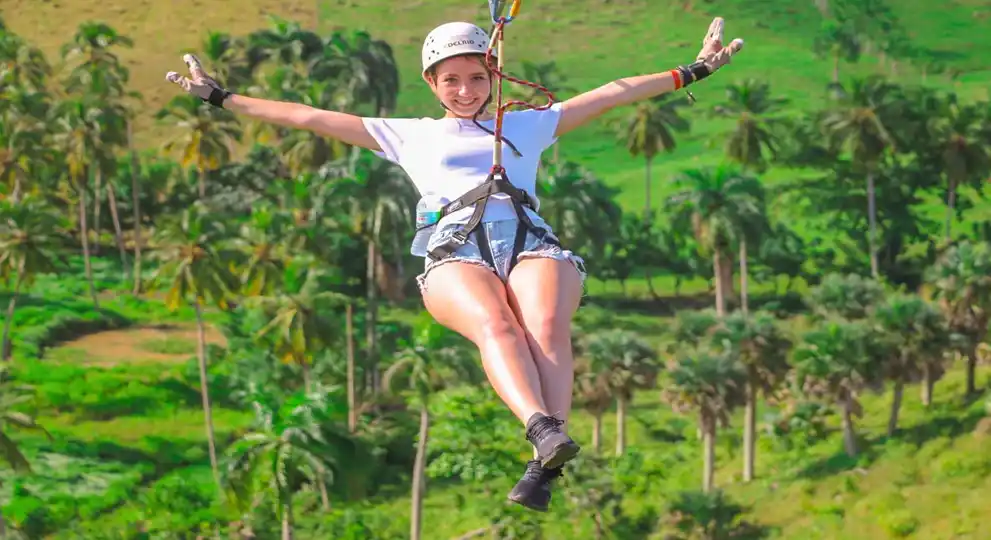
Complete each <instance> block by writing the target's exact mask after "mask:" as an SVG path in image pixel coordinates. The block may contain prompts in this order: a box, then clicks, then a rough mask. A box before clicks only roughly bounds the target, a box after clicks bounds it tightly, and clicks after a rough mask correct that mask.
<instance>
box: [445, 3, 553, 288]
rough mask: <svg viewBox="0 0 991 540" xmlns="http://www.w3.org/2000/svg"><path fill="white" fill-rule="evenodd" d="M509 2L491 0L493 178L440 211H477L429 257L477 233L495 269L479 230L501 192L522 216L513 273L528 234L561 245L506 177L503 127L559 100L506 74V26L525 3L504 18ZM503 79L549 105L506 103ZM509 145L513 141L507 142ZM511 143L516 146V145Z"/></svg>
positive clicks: (533, 206)
mask: <svg viewBox="0 0 991 540" xmlns="http://www.w3.org/2000/svg"><path fill="white" fill-rule="evenodd" d="M507 3H508V2H507V1H506V0H489V10H490V13H491V15H492V24H493V30H492V32H491V35H490V38H489V46H488V48H487V49H486V51H485V63H486V65H487V66H488V67H489V70H490V71H491V72H492V74H493V75H494V76H495V77H496V78H497V81H498V85H497V86H496V103H497V107H496V120H495V131H494V132H490V133H492V135H493V136H494V137H495V145H494V148H493V152H492V169H491V170H490V171H489V176H488V177H487V178H486V179H485V181H484V182H483V183H482V184H480V185H479V186H478V187H475V188H474V189H471V190H469V191H468V192H467V193H465V194H464V195H462V196H460V197H458V198H457V199H455V200H453V201H451V202H450V203H448V204H447V205H445V206H444V207H442V208H441V209H440V217H441V218H443V217H444V216H446V215H448V214H450V213H452V212H455V211H457V210H460V209H462V208H467V207H469V206H471V205H475V208H474V212H473V213H472V215H471V218H470V219H469V220H468V222H467V223H465V224H464V225H462V226H461V227H459V228H458V230H457V231H455V232H454V234H453V235H452V237H451V238H450V239H449V240H448V241H447V242H445V243H444V244H441V245H439V246H437V247H435V248H434V249H433V250H431V251H430V252H429V253H428V254H427V257H429V258H430V260H432V261H440V260H443V259H445V258H447V257H450V256H452V255H453V254H454V253H455V252H456V251H457V250H458V249H459V248H460V247H461V246H463V245H465V244H466V243H467V242H468V237H469V235H472V234H474V235H475V238H476V240H477V241H478V246H479V251H480V252H481V254H482V258H483V259H484V260H485V262H487V263H489V264H490V265H492V266H493V267H495V261H494V259H493V257H492V252H491V250H490V249H489V242H488V238H487V234H486V232H485V227H479V225H481V223H482V216H483V215H484V214H485V205H486V203H488V200H489V197H491V196H492V195H495V194H497V193H501V194H505V195H509V197H510V200H511V201H512V203H513V207H514V208H515V209H516V215H517V216H518V217H519V222H518V223H519V224H518V226H517V228H516V238H515V241H514V242H513V253H512V257H511V258H510V263H509V271H512V269H513V267H514V266H516V263H517V262H518V257H519V254H520V252H521V251H523V247H524V245H525V243H526V235H527V232H531V233H533V234H534V235H535V236H536V237H537V238H539V239H541V240H542V241H544V242H546V243H549V244H552V245H556V246H560V243H559V242H558V241H557V240H556V239H555V238H554V237H553V236H551V235H549V231H547V230H546V229H544V228H542V227H538V226H536V225H535V224H534V223H533V221H531V220H530V218H529V216H527V214H526V210H525V209H524V206H525V207H528V208H530V209H531V210H533V211H534V212H536V211H537V203H536V201H535V199H534V198H533V197H532V196H531V195H530V194H528V193H527V192H526V191H524V190H522V189H519V188H517V187H516V186H514V185H513V184H512V183H511V182H510V181H509V178H508V177H507V176H506V169H505V168H504V167H503V166H502V143H503V133H502V128H503V118H504V115H505V112H506V110H507V109H508V108H509V107H512V106H514V105H520V106H524V107H526V108H529V109H533V110H538V111H540V110H546V109H548V108H549V107H550V106H551V105H553V104H554V101H555V100H554V94H552V93H551V92H550V90H548V89H547V88H545V87H543V86H541V85H539V84H537V83H533V82H530V81H526V80H523V79H518V78H515V77H511V76H509V75H507V74H505V73H504V72H503V66H504V58H505V56H504V55H503V42H504V33H505V29H506V26H507V25H508V24H509V23H510V22H512V21H513V20H514V19H515V18H516V17H517V15H518V14H519V10H520V3H521V0H514V1H513V5H512V7H511V8H510V10H509V16H508V17H506V16H502V15H500V13H502V11H503V8H504V7H505V5H506V4H507ZM493 51H495V52H496V54H495V56H496V62H495V65H493V62H492V60H493V58H492V57H493V54H492V53H493ZM503 79H506V80H509V81H510V82H514V83H517V84H522V85H524V86H528V87H530V88H535V89H537V90H539V91H541V92H543V93H544V94H545V95H546V96H547V103H546V104H544V105H541V106H535V105H533V104H530V103H527V102H526V101H515V100H514V101H509V102H507V103H503V93H502V90H503ZM490 99H491V98H490ZM487 105H488V102H486V104H485V105H483V106H482V109H480V110H479V112H481V110H483V109H484V108H485V106H487ZM483 129H484V128H483ZM486 131H488V130H486ZM506 142H509V141H508V140H507V141H506ZM509 144H510V146H512V143H509ZM513 150H514V152H515V153H516V155H520V154H519V152H517V151H516V149H515V148H513Z"/></svg>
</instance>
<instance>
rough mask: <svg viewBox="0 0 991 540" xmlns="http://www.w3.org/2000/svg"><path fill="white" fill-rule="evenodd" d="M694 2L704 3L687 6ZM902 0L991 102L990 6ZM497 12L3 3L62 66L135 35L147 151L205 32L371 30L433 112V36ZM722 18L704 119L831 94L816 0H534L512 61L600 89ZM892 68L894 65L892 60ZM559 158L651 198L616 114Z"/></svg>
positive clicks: (702, 134)
mask: <svg viewBox="0 0 991 540" xmlns="http://www.w3.org/2000/svg"><path fill="white" fill-rule="evenodd" d="M685 4H689V5H693V6H694V8H693V9H692V10H685V9H684V7H683V6H684V5H685ZM893 4H894V5H893V7H892V9H893V10H894V12H895V15H896V16H897V17H898V18H899V19H900V21H901V22H902V24H903V25H904V26H905V27H906V29H907V30H908V32H909V35H910V37H911V38H912V40H913V44H914V45H916V46H918V47H925V48H929V49H931V50H932V51H936V52H938V53H939V54H940V55H941V56H942V57H943V58H944V59H945V61H946V62H947V65H948V66H949V68H950V70H955V71H957V72H959V75H958V76H957V77H956V79H954V80H952V81H951V80H950V79H949V78H947V76H929V77H928V78H927V84H930V85H933V86H938V87H941V88H953V89H954V90H956V91H958V92H960V93H961V94H962V95H964V96H968V97H972V98H977V99H987V98H988V96H989V94H988V92H989V90H988V88H991V58H989V57H988V56H987V55H986V54H984V53H983V51H986V50H988V49H989V48H991V33H988V32H980V31H978V30H977V29H978V28H980V27H981V25H987V24H988V21H989V20H991V19H989V18H988V17H989V14H991V7H989V6H988V4H987V2H986V1H983V0H953V1H950V2H941V3H932V2H925V1H922V0H905V1H903V2H896V3H893ZM125 6H126V7H125ZM487 10H488V5H487V3H486V2H483V1H475V0H471V1H469V0H431V1H429V2H423V1H421V2H393V1H363V2H357V1H351V0H338V1H329V0H322V1H319V2H313V1H306V2H304V1H301V0H294V1H279V0H245V1H243V2H221V3H214V4H210V5H209V8H207V7H205V5H204V4H203V3H202V2H200V1H198V0H174V1H170V2H153V1H151V0H134V2H105V1H100V0H62V1H60V2H38V1H37V0H0V12H2V13H3V17H4V19H5V21H6V22H7V24H8V25H9V26H10V27H11V28H12V29H13V30H14V31H15V32H18V33H20V34H22V35H23V36H24V37H26V38H27V39H29V40H31V41H32V42H34V43H36V44H37V45H39V46H40V47H41V48H42V49H43V50H44V51H45V52H46V54H48V55H49V58H50V59H51V60H53V61H54V60H55V59H56V58H57V54H58V50H59V47H60V46H61V44H62V43H63V42H65V41H66V40H68V39H69V38H70V37H71V35H72V33H73V32H74V30H75V28H76V26H77V25H78V24H79V23H80V22H82V21H84V20H103V21H105V22H107V23H109V24H110V25H111V26H113V27H114V28H116V29H117V30H118V31H120V32H121V33H123V34H125V35H127V36H128V37H130V38H131V39H133V40H134V43H135V45H134V48H133V49H132V50H129V51H124V52H121V57H122V58H123V59H124V61H125V63H126V65H127V66H128V68H129V69H130V70H131V73H132V80H133V88H134V89H135V90H137V91H139V92H141V94H142V95H143V96H144V100H145V104H146V107H147V114H145V115H143V121H142V122H141V123H140V124H139V125H138V129H137V133H136V137H137V141H138V143H139V144H140V145H141V146H143V147H149V148H150V147H155V146H157V145H158V144H159V143H160V142H161V141H162V140H163V139H165V138H167V137H168V135H169V133H170V132H169V129H170V128H166V127H163V126H159V125H156V124H155V123H154V121H153V120H152V119H151V116H152V114H153V113H154V112H155V111H156V110H158V108H159V107H161V106H162V105H163V104H164V103H165V102H166V101H167V100H168V99H169V98H171V97H172V96H174V95H175V94H176V92H177V90H176V89H175V88H173V87H172V86H170V85H169V84H167V83H166V82H165V81H164V75H165V73H166V72H167V71H169V70H181V69H182V68H183V66H182V62H181V56H182V54H183V53H184V52H187V51H196V50H198V48H199V46H200V43H201V42H202V40H203V38H204V36H205V35H206V32H207V30H216V31H224V32H229V33H231V34H234V35H244V34H247V33H249V32H251V31H253V30H256V29H258V28H261V27H265V26H267V25H268V17H269V16H277V17H282V18H286V19H290V20H295V21H298V22H299V23H300V24H301V25H302V26H304V27H306V28H313V27H317V28H319V29H321V30H333V29H346V30H367V31H369V32H370V33H371V34H372V36H373V37H375V38H380V39H384V40H386V41H388V42H389V43H390V44H391V45H392V46H393V48H394V52H395V55H396V58H397V61H398V63H399V66H400V69H401V81H402V90H401V91H400V96H399V110H398V111H397V113H396V114H397V115H414V116H416V115H433V114H436V113H437V112H438V109H437V107H436V105H435V104H434V102H433V99H432V96H431V95H430V94H429V90H428V89H427V88H426V87H425V85H424V84H423V83H422V81H421V80H420V78H419V69H418V66H419V58H420V56H419V55H420V45H421V43H422V40H423V36H424V35H426V33H427V32H428V31H429V30H430V29H431V28H433V27H434V26H436V25H437V24H440V23H442V22H445V21H448V20H470V21H474V22H478V23H482V24H484V23H485V20H486V16H487V13H488V11H487ZM714 15H720V16H722V17H724V18H725V19H726V32H727V38H728V39H729V38H732V37H742V38H744V39H745V40H746V43H747V46H746V50H745V52H744V53H743V54H741V56H740V57H739V58H738V59H737V60H736V61H734V63H733V64H732V65H731V66H729V67H728V68H727V69H726V70H725V71H723V72H721V73H720V74H719V76H717V77H714V78H713V79H710V80H709V81H706V82H705V83H704V84H703V85H699V86H698V87H697V88H695V89H694V94H695V96H696V97H697V98H698V99H699V103H698V104H697V105H696V107H695V109H694V110H696V111H698V114H699V115H702V114H704V113H705V111H708V110H709V109H710V107H711V106H712V105H714V104H716V103H717V102H719V101H720V100H721V99H722V93H723V88H724V86H725V84H726V83H728V82H736V81H738V80H740V79H743V78H746V77H755V78H757V79H763V80H766V81H768V82H769V83H770V84H771V88H772V90H773V91H774V92H775V93H776V94H777V95H778V96H780V97H784V98H787V99H788V100H790V106H789V109H790V111H792V112H794V113H799V112H801V111H802V110H805V109H808V108H812V107H815V106H817V104H818V103H819V102H821V99H822V96H823V93H824V89H825V85H826V83H827V82H828V81H829V79H830V74H831V70H832V64H831V61H830V60H828V59H820V58H817V57H816V56H815V54H813V52H812V36H814V34H815V32H816V30H817V28H818V25H819V15H818V13H817V12H816V10H815V7H814V3H813V2H811V1H802V2H783V1H778V0H755V1H750V0H748V1H744V0H714V1H700V0H696V1H694V2H657V1H656V0H615V1H611V2H605V1H603V0H583V1H573V0H536V1H532V2H527V3H526V4H524V7H523V9H522V10H521V16H520V18H519V19H518V20H517V21H516V22H515V23H513V24H512V25H511V26H510V30H508V31H507V44H506V51H507V58H508V66H509V68H510V70H511V72H512V69H513V68H514V67H515V66H518V65H519V64H518V62H519V60H520V59H521V58H526V59H528V60H530V61H535V62H543V61H549V60H554V61H556V62H557V63H558V65H559V66H560V68H561V69H562V72H563V73H564V74H565V75H566V76H567V77H568V79H569V80H568V83H569V84H570V85H571V86H573V87H575V88H577V89H579V90H588V89H591V88H594V87H596V86H598V85H600V84H603V83H606V82H608V81H611V80H614V79H616V78H619V77H623V76H628V75H634V74H642V73H649V72H653V71H660V70H664V69H670V68H671V67H673V66H675V65H677V64H680V63H684V62H687V61H689V60H690V59H692V58H693V57H694V54H695V53H696V52H697V51H698V48H699V44H700V42H701V38H702V37H703V35H704V33H705V30H706V28H707V26H708V23H709V21H710V20H711V18H712V16H714ZM880 71H882V68H880V67H879V65H878V61H877V59H876V58H874V57H872V56H866V57H864V58H862V59H861V61H860V62H859V63H858V64H856V65H853V66H851V65H848V64H843V65H841V76H844V77H845V76H847V75H851V74H859V75H865V74H870V73H876V72H880ZM883 71H886V72H888V73H889V74H890V73H891V68H890V64H887V65H886V67H885V68H884V69H883ZM894 79H895V80H899V81H903V82H911V83H921V81H922V77H921V71H920V69H919V68H918V67H917V66H912V65H909V64H907V63H906V62H900V63H899V64H898V65H897V68H896V70H895V75H894ZM563 97H567V96H566V95H565V96H563ZM619 114H621V112H617V113H615V114H613V115H610V116H612V117H615V116H617V115H619ZM724 128H725V123H724V122H723V121H720V120H708V121H706V122H703V123H698V124H697V125H695V126H693V130H692V132H691V134H690V135H688V136H686V137H685V138H684V140H682V141H680V144H679V148H678V149H677V150H676V151H675V152H674V153H673V154H672V155H670V156H663V157H662V158H660V159H661V162H662V163H663V166H662V167H656V168H655V169H657V170H658V174H659V175H660V178H659V180H661V181H660V182H659V188H660V190H661V192H662V193H663V192H664V185H665V182H663V180H664V179H665V178H664V177H665V175H668V174H670V172H668V171H675V170H677V169H679V168H683V167H687V166H697V165H700V164H711V163H713V162H715V161H718V160H719V158H720V155H721V152H720V151H719V148H720V146H721V145H720V144H719V142H718V141H717V140H715V138H716V136H717V135H718V134H719V133H720V132H721V130H723V129H724ZM561 153H562V156H563V157H565V158H567V159H571V160H575V161H578V162H580V163H582V164H584V165H587V166H589V167H590V168H591V169H592V170H593V171H594V172H595V173H596V174H598V175H599V176H601V177H602V178H604V179H605V180H606V181H607V182H608V183H610V184H612V185H616V186H620V187H622V188H623V191H624V193H623V196H622V197H621V198H620V202H621V204H623V205H624V206H633V205H636V201H638V200H639V199H640V193H641V189H640V186H639V185H638V184H639V183H641V180H642V178H643V164H642V161H641V160H635V159H632V158H630V157H629V155H628V154H626V152H625V151H624V150H623V148H622V147H620V146H619V145H617V144H616V142H615V136H614V134H613V132H612V131H610V130H609V128H608V125H607V119H604V120H602V121H600V122H598V123H597V124H595V125H593V126H590V127H587V128H585V129H583V130H581V131H579V132H576V133H575V134H573V135H572V136H571V137H570V138H569V139H565V140H564V141H563V144H562V148H561ZM786 174H789V173H785V172H781V171H778V170H772V171H771V172H770V173H769V179H770V180H773V179H774V178H777V177H780V176H781V175H786Z"/></svg>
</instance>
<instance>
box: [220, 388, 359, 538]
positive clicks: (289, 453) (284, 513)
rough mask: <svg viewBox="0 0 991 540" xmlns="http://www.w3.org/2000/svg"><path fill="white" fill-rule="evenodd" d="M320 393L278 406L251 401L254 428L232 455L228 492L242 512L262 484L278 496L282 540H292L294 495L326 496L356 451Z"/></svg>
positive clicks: (244, 436)
mask: <svg viewBox="0 0 991 540" xmlns="http://www.w3.org/2000/svg"><path fill="white" fill-rule="evenodd" d="M321 394H322V393H320V392H314V393H312V394H304V395H299V394H296V395H294V396H291V397H290V398H289V399H287V400H286V401H285V403H282V404H281V405H279V406H277V405H274V404H271V403H268V402H267V401H268V400H265V399H262V398H260V397H258V398H256V399H255V401H254V402H253V404H254V408H255V413H256V418H255V425H254V426H253V429H252V430H251V431H249V432H248V433H245V434H244V435H243V436H242V437H241V438H240V439H239V440H237V441H236V442H234V444H233V445H232V446H231V448H230V450H229V461H228V464H227V467H226V474H225V478H224V487H226V488H227V489H228V490H229V491H230V492H232V494H233V498H234V500H235V501H237V502H238V503H239V505H240V506H242V508H245V507H247V506H249V505H250V504H251V503H252V502H253V501H254V500H255V497H254V495H255V493H256V492H257V490H258V487H259V484H261V485H265V486H266V487H267V488H268V489H269V490H270V492H271V494H272V495H274V499H275V503H276V507H275V510H276V515H277V516H278V517H279V519H281V520H282V539H283V540H291V539H292V538H293V496H294V495H295V493H296V492H298V491H299V490H300V488H301V487H302V486H303V484H305V483H308V484H311V485H315V486H317V487H318V488H319V489H320V491H321V497H324V499H325V501H324V502H325V504H327V501H326V497H327V493H326V488H325V486H326V483H327V481H328V480H331V479H332V478H333V475H334V474H335V473H341V472H342V471H343V470H344V467H347V466H348V463H349V462H352V460H356V459H360V456H361V453H360V452H359V451H358V446H357V444H356V443H355V441H354V440H353V439H351V437H350V436H348V434H347V433H346V432H345V431H344V430H342V429H340V428H339V427H338V425H337V423H336V422H335V421H334V420H333V419H332V418H331V417H330V416H329V415H328V409H329V403H328V402H327V401H326V399H325V398H324V397H323V396H322V395H321Z"/></svg>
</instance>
